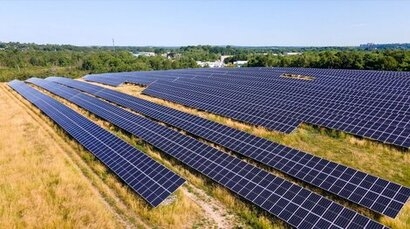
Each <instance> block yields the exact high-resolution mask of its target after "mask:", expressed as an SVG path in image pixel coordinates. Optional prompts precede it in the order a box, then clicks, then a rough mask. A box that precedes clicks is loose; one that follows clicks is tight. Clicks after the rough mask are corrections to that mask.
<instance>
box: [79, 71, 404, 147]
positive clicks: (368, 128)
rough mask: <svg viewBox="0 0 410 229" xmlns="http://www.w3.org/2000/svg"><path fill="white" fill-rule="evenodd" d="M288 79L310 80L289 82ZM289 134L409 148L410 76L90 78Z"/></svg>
mask: <svg viewBox="0 0 410 229" xmlns="http://www.w3.org/2000/svg"><path fill="white" fill-rule="evenodd" d="M284 74H293V75H304V76H309V77H311V78H312V80H300V79H294V78H286V77H284ZM93 77H94V78H95V79H99V81H97V82H102V83H106V84H110V82H111V81H115V82H116V83H115V84H111V85H114V86H116V85H118V84H120V83H123V82H131V83H136V84H141V85H148V88H147V89H145V90H144V93H145V94H148V95H151V96H155V97H159V98H162V99H166V100H170V101H173V102H177V103H180V104H183V105H186V106H190V107H194V108H197V109H201V110H205V111H209V112H213V113H216V114H219V115H223V116H227V117H230V118H233V119H236V120H239V121H242V122H246V123H250V124H253V125H258V126H264V127H266V128H268V129H271V130H277V131H281V132H284V133H290V132H292V131H293V130H294V129H295V128H297V126H298V124H299V123H301V122H306V123H311V124H314V125H319V126H324V127H327V128H331V129H337V130H341V131H345V132H348V133H352V134H355V135H358V136H362V137H366V138H369V139H374V140H378V141H381V142H384V143H389V144H393V145H397V146H401V147H405V148H409V147H410V137H409V135H410V115H409V112H410V91H409V90H408V87H409V86H410V73H409V72H388V71H363V70H361V71H359V70H343V69H304V68H239V69H182V70H172V71H151V72H131V73H109V74H98V75H90V76H87V77H85V78H86V79H91V78H93Z"/></svg>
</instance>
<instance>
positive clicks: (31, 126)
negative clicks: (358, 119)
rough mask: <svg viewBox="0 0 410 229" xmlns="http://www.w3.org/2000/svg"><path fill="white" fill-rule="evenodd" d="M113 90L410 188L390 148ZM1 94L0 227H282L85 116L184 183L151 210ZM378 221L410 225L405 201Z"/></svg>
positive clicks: (29, 109) (409, 173)
mask: <svg viewBox="0 0 410 229" xmlns="http://www.w3.org/2000/svg"><path fill="white" fill-rule="evenodd" d="M116 90H120V91H123V92H126V93H129V94H132V95H134V96H138V97H141V98H144V99H147V100H150V101H154V102H156V103H159V104H163V105H166V106H170V107H173V108H178V109H179V110H182V111H185V112H188V113H192V114H196V115H199V116H201V117H205V118H208V119H211V120H214V121H217V122H220V123H223V124H226V125H228V126H232V127H235V128H238V129H241V130H244V131H247V132H249V133H253V134H255V135H258V136H261V137H264V138H267V139H270V140H272V141H275V142H279V143H282V144H285V145H288V146H291V147H294V148H298V149H301V150H304V151H306V152H310V153H312V154H315V155H318V156H321V157H324V158H326V159H329V160H332V161H335V162H339V163H342V164H345V165H348V166H351V167H354V168H357V169H360V170H362V171H365V172H368V173H371V174H373V175H377V176H380V177H383V178H385V179H388V180H391V181H395V182H397V183H400V184H403V185H406V186H410V155H409V153H408V152H402V151H400V150H397V149H395V148H393V147H389V146H386V145H383V144H380V143H377V142H373V141H369V140H365V139H358V138H356V137H354V136H350V135H348V134H344V133H340V132H336V131H330V130H326V129H322V128H317V127H312V126H309V125H303V126H301V127H300V128H299V129H298V130H297V131H295V132H294V133H292V134H290V135H283V134H279V133H275V132H271V131H266V130H265V129H263V128H255V127H251V126H248V125H244V124H241V123H238V122H235V121H232V120H230V119H226V118H222V117H219V116H216V115H213V114H208V113H205V112H201V111H197V110H195V109H190V108H186V107H183V106H180V105H177V104H173V103H170V102H166V101H163V100H160V99H156V98H152V97H149V96H144V95H141V94H140V92H141V90H142V88H141V87H137V86H130V85H125V86H121V87H118V88H116ZM0 95H1V100H0V110H1V111H2V112H1V114H0V121H1V122H0V130H1V134H0V176H2V177H4V178H5V179H1V180H0V225H5V226H6V227H7V228H9V227H33V226H34V225H35V226H34V227H57V226H60V225H63V226H64V227H92V228H93V227H95V228H97V227H98V228H101V227H104V228H112V227H115V228H118V227H132V228H151V227H154V228H221V227H244V228H284V227H286V225H284V224H283V223H281V222H280V221H278V220H276V219H273V217H271V216H269V215H267V214H265V213H263V212H262V211H260V210H258V209H254V208H253V207H252V206H250V205H249V204H247V203H244V202H242V201H241V200H239V199H238V198H236V197H235V196H234V195H232V194H231V193H230V192H228V191H227V190H226V189H224V188H221V187H219V186H217V185H214V184H212V183H211V182H208V180H207V179H205V178H204V177H202V176H200V175H199V174H196V173H195V172H192V171H190V170H187V169H186V168H185V167H184V166H183V165H180V164H178V163H177V162H175V161H173V160H172V159H170V158H167V157H164V155H163V154H162V153H161V152H158V151H156V150H155V149H153V148H152V147H150V146H147V145H146V144H144V143H143V142H141V141H140V140H139V139H136V138H134V137H132V136H129V135H128V134H126V133H123V132H121V131H120V130H118V129H116V128H115V127H113V126H111V125H109V124H108V123H106V122H103V121H101V120H99V119H98V118H95V117H92V116H89V117H92V119H93V120H94V121H95V122H96V123H98V124H99V125H101V126H102V127H104V128H106V129H109V130H110V131H112V132H114V133H116V134H117V135H118V136H120V137H121V138H123V139H124V140H126V141H128V142H129V143H131V144H133V145H135V146H136V147H137V148H139V149H140V150H142V151H144V152H146V153H147V154H149V155H150V156H152V157H153V158H154V159H155V160H157V161H160V162H161V163H163V164H164V165H166V166H168V167H169V168H171V169H173V170H174V171H176V172H177V173H179V174H180V175H181V176H183V177H184V178H186V179H187V180H188V182H187V184H185V185H184V187H182V188H180V189H179V190H178V191H177V192H176V194H175V195H174V196H173V199H174V200H173V201H170V203H168V204H166V205H164V206H160V207H158V208H156V209H150V208H149V207H147V205H146V204H145V203H144V202H143V201H142V200H141V199H140V198H138V197H136V196H135V195H134V194H133V193H132V192H131V191H130V190H128V189H127V188H126V187H124V185H123V184H121V182H119V181H118V179H117V178H116V177H115V176H113V175H111V173H110V172H109V171H107V170H106V169H105V167H104V166H102V165H101V163H99V162H98V161H97V160H96V159H94V158H93V157H92V156H91V155H90V153H88V152H86V151H84V150H83V149H82V148H81V147H80V146H78V144H77V143H75V142H74V141H73V140H70V139H69V138H67V137H66V135H65V134H64V133H63V132H62V131H61V130H59V128H57V127H56V126H55V125H54V124H52V122H50V121H49V120H48V119H47V118H45V117H44V116H43V115H41V114H40V113H39V111H38V110H37V109H35V108H33V106H31V105H30V104H29V103H28V102H26V101H24V100H23V99H21V97H19V96H16V93H14V92H12V91H11V90H10V89H9V88H8V87H7V86H6V85H5V84H0ZM60 101H62V102H64V101H63V100H60ZM65 103H66V102H65ZM66 104H67V105H69V106H70V107H72V108H74V109H76V110H77V111H79V112H81V113H83V114H84V115H88V113H87V112H84V111H83V110H81V109H78V108H77V107H75V106H73V105H71V104H68V103H66ZM18 159H20V160H18ZM359 210H361V209H359ZM363 213H364V214H368V213H367V212H363ZM370 216H373V215H371V214H370ZM378 220H379V221H380V222H382V223H383V224H385V225H387V226H389V227H392V228H410V204H407V205H406V206H405V207H404V209H403V210H402V211H401V213H400V215H399V216H398V217H397V218H396V219H394V220H393V219H390V218H388V217H381V218H380V219H378Z"/></svg>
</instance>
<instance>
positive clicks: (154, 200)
mask: <svg viewBox="0 0 410 229" xmlns="http://www.w3.org/2000/svg"><path fill="white" fill-rule="evenodd" d="M9 86H10V87H12V88H13V89H14V90H15V91H17V92H18V93H19V94H21V95H22V96H23V97H24V98H26V99H27V100H28V101H30V102H31V103H33V104H34V105H35V106H36V107H38V108H39V109H40V110H41V111H42V112H44V113H45V114H46V115H47V116H48V117H50V118H51V119H52V120H53V121H54V122H56V123H57V124H58V125H59V126H60V127H61V128H63V129H64V130H65V131H66V132H67V133H68V134H69V135H70V136H71V137H73V138H74V139H75V140H77V141H78V142H79V143H80V144H81V145H83V146H84V147H85V148H86V149H87V150H89V151H90V152H91V153H92V154H93V155H94V156H95V157H96V158H98V159H99V160H100V161H101V162H102V163H103V164H105V165H106V166H107V167H108V168H109V169H110V170H111V171H113V172H114V173H115V174H116V175H117V176H118V177H119V178H120V179H121V180H123V181H124V182H125V183H126V184H127V185H128V186H129V187H130V188H131V189H132V190H134V191H135V192H136V193H138V194H139V195H140V196H141V197H142V198H144V199H145V200H146V201H147V202H148V203H149V204H150V205H151V206H154V207H155V206H157V205H159V204H160V203H161V202H162V201H163V200H164V199H166V198H167V197H168V196H169V195H170V194H172V193H173V192H174V191H175V190H176V189H177V188H178V187H179V186H181V185H182V184H183V183H184V182H185V180H184V179H183V178H181V177H180V176H178V175H177V174H175V173H174V172H172V171H171V170H169V169H167V168H166V167H164V166H162V165H161V164H159V163H157V162H156V161H154V160H153V159H151V158H150V157H148V156H147V155H145V154H144V153H142V152H141V151H139V150H137V149H136V148H134V147H132V146H131V145H129V144H128V143H126V142H124V141H123V140H121V139H120V138H118V137H116V136H115V135H113V134H111V133H110V132H108V131H106V130H104V129H103V128H101V127H99V126H98V125H96V124H95V123H93V122H91V121H90V120H88V119H87V118H85V117H84V116H82V115H80V114H78V113H77V112H75V111H73V110H72V109H70V108H69V107H67V106H65V105H63V104H62V103H60V102H58V101H57V100H55V99H53V98H51V97H49V96H47V95H45V94H43V93H40V92H39V91H37V90H35V89H34V88H32V87H29V86H28V85H27V84H25V83H23V82H21V81H16V80H15V81H11V82H10V83H9Z"/></svg>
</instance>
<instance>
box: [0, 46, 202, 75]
mask: <svg viewBox="0 0 410 229" xmlns="http://www.w3.org/2000/svg"><path fill="white" fill-rule="evenodd" d="M195 67H197V64H196V62H195V61H194V60H193V59H192V58H189V57H180V58H176V59H167V58H165V57H162V56H153V57H143V56H140V57H135V56H133V55H132V53H130V52H128V51H104V50H94V51H87V52H82V51H72V50H60V51H45V50H41V51H40V50H37V49H30V48H29V49H16V48H7V49H5V50H0V81H2V82H4V81H9V80H12V79H20V80H24V79H27V78H30V77H32V76H37V77H47V76H52V75H65V76H69V77H79V76H83V75H85V74H88V73H103V72H123V71H148V70H163V69H176V68H195Z"/></svg>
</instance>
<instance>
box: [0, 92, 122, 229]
mask: <svg viewBox="0 0 410 229" xmlns="http://www.w3.org/2000/svg"><path fill="white" fill-rule="evenodd" d="M0 94H1V100H0V110H1V112H0V177H1V179H0V225H2V226H1V227H3V228H15V227H18V228H22V227H38V228H50V227H90V228H101V227H104V228H118V227H121V226H123V225H122V224H121V222H120V221H119V220H118V219H117V217H116V216H115V214H114V213H113V212H112V210H111V209H110V208H109V207H108V206H107V204H106V203H105V201H104V199H103V198H101V196H100V195H99V193H98V192H95V191H94V188H93V186H92V184H91V183H90V182H89V181H88V180H87V179H86V178H85V177H84V176H83V175H82V174H81V171H79V170H78V169H77V168H76V166H75V165H74V164H73V163H72V161H71V160H70V159H69V158H67V157H66V156H65V155H66V154H65V152H64V150H63V149H62V148H61V147H59V142H55V141H54V139H59V138H58V137H57V136H50V133H49V132H47V131H46V130H45V129H44V128H43V126H42V125H41V124H40V123H38V122H37V121H36V120H35V119H33V118H32V117H31V116H30V115H28V113H27V111H26V110H25V108H24V107H22V106H19V105H17V104H16V103H17V101H16V99H15V98H13V97H11V96H10V94H9V92H7V89H6V88H5V85H4V84H2V85H0ZM60 140H61V139H60Z"/></svg>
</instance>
